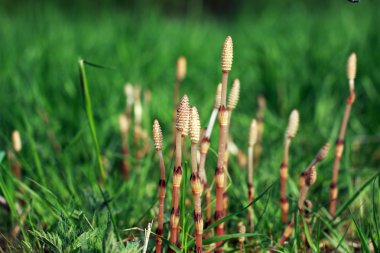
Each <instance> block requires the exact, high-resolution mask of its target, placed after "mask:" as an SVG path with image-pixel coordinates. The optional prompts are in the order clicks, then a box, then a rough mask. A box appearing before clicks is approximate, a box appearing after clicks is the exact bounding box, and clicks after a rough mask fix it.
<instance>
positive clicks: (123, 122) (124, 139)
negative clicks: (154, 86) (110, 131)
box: [119, 114, 129, 178]
mask: <svg viewBox="0 0 380 253" xmlns="http://www.w3.org/2000/svg"><path fill="white" fill-rule="evenodd" d="M119 127H120V132H121V154H122V160H121V164H120V170H121V174H122V175H123V177H124V178H128V176H129V165H128V160H127V159H128V153H129V150H128V131H129V120H128V117H127V116H126V115H125V114H120V115H119Z"/></svg>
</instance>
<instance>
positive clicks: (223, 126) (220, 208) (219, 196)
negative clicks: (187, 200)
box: [215, 36, 233, 252]
mask: <svg viewBox="0 0 380 253" xmlns="http://www.w3.org/2000/svg"><path fill="white" fill-rule="evenodd" d="M232 58H233V45H232V39H231V37H230V36H227V38H226V40H225V41H224V45H223V50H222V93H221V94H222V95H221V102H220V107H219V112H218V119H219V127H220V133H219V147H218V163H217V167H216V170H215V188H216V194H215V195H216V204H215V221H219V220H220V219H222V218H223V216H224V205H223V194H224V181H225V176H224V173H225V171H224V170H225V164H224V156H225V151H226V146H227V145H226V144H227V139H228V120H229V115H228V110H226V100H227V82H228V73H229V72H230V71H231V67H232ZM223 234H224V223H220V224H218V225H217V227H216V235H217V236H222V235H223ZM222 243H223V242H222V241H219V242H217V243H216V247H217V249H216V252H222V250H221V249H220V248H219V246H220V245H221V244H222Z"/></svg>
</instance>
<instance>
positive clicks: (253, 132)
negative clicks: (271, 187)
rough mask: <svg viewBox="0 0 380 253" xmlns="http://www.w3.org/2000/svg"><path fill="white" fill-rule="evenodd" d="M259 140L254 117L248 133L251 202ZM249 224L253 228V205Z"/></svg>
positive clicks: (249, 198)
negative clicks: (256, 148) (255, 156)
mask: <svg viewBox="0 0 380 253" xmlns="http://www.w3.org/2000/svg"><path fill="white" fill-rule="evenodd" d="M256 142H257V121H256V119H253V120H252V122H251V125H250V127H249V134H248V202H249V203H251V202H252V201H253V198H254V197H255V188H254V185H253V169H254V168H253V167H254V160H253V159H254V157H253V156H254V149H255V144H256ZM248 226H249V227H250V228H251V229H253V206H250V208H249V209H248Z"/></svg>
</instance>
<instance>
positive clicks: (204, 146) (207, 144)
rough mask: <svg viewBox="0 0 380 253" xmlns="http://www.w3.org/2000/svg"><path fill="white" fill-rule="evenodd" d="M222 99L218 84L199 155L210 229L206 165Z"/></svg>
mask: <svg viewBox="0 0 380 253" xmlns="http://www.w3.org/2000/svg"><path fill="white" fill-rule="evenodd" d="M221 99H222V84H221V83H220V84H218V86H217V88H216V94H215V101H214V108H213V110H212V113H211V117H210V120H209V123H208V125H207V128H206V131H205V133H204V135H203V136H202V139H201V142H200V145H199V153H200V161H199V168H198V171H199V177H200V179H201V182H202V184H203V189H204V193H205V201H206V223H205V227H208V226H209V225H210V224H211V192H210V188H209V187H208V185H207V177H206V170H205V164H206V157H207V153H208V150H209V147H210V138H211V133H212V130H213V128H214V124H215V120H216V117H217V116H218V110H219V107H220V102H221ZM209 233H210V232H207V233H206V234H205V237H206V238H207V237H208V235H209Z"/></svg>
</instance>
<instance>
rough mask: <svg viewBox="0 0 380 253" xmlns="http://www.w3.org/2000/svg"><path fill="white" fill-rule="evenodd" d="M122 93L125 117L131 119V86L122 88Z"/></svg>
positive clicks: (127, 85) (128, 84)
mask: <svg viewBox="0 0 380 253" xmlns="http://www.w3.org/2000/svg"><path fill="white" fill-rule="evenodd" d="M124 93H125V96H126V100H127V101H126V110H125V111H126V115H127V118H128V119H130V118H131V113H132V105H133V100H134V99H133V86H132V84H130V83H127V84H126V85H125V86H124Z"/></svg>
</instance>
